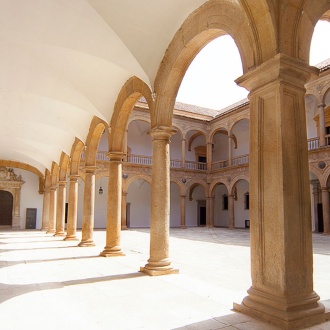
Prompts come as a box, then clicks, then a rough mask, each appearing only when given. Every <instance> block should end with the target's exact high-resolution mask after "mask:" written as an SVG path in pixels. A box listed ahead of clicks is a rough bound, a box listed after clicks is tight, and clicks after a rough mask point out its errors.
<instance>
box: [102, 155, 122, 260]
mask: <svg viewBox="0 0 330 330" xmlns="http://www.w3.org/2000/svg"><path fill="white" fill-rule="evenodd" d="M108 157H109V158H110V163H109V182H108V209H107V236H106V246H105V247H104V250H103V251H102V252H101V253H100V255H101V256H103V257H112V256H123V255H124V254H123V252H122V251H121V247H120V234H121V208H122V204H121V202H122V200H121V198H122V159H123V157H124V154H122V153H109V154H108Z"/></svg>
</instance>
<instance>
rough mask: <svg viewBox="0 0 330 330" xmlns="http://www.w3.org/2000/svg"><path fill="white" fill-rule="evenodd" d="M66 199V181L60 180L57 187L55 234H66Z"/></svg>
mask: <svg viewBox="0 0 330 330" xmlns="http://www.w3.org/2000/svg"><path fill="white" fill-rule="evenodd" d="M65 201H66V181H59V182H58V189H57V209H56V232H55V234H54V236H65V232H64V229H65V228H64V226H65Z"/></svg>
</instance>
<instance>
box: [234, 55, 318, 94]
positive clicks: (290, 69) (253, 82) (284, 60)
mask: <svg viewBox="0 0 330 330" xmlns="http://www.w3.org/2000/svg"><path fill="white" fill-rule="evenodd" d="M318 72H319V69H317V68H315V67H311V66H309V65H308V64H307V63H305V62H304V61H301V60H298V59H296V58H293V57H290V56H288V55H285V54H281V53H279V54H277V55H276V56H274V57H273V58H272V59H270V60H268V61H266V62H265V63H263V64H261V65H259V66H258V67H257V68H255V69H254V70H251V71H249V72H247V73H245V74H244V75H243V76H241V77H239V78H238V79H236V80H235V82H236V83H237V84H238V85H239V86H242V87H245V88H246V89H247V90H249V91H254V90H256V89H258V88H260V87H263V86H265V85H267V84H270V83H275V82H278V81H285V82H290V83H291V84H292V85H293V86H299V87H304V85H305V83H306V82H307V80H308V79H309V77H310V76H311V75H316V76H317V75H318Z"/></svg>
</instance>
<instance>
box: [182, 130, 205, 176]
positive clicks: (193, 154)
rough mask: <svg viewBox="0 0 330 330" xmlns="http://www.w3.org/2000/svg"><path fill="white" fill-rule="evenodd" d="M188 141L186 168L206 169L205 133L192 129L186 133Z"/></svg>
mask: <svg viewBox="0 0 330 330" xmlns="http://www.w3.org/2000/svg"><path fill="white" fill-rule="evenodd" d="M186 141H187V143H186V152H185V155H186V161H185V166H186V168H188V169H200V170H203V169H204V170H206V163H207V150H206V137H205V135H204V133H202V132H200V131H197V130H191V131H189V132H188V133H187V134H186Z"/></svg>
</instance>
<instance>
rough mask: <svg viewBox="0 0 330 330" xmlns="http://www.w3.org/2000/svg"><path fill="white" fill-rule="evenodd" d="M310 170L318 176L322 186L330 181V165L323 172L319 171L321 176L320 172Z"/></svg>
mask: <svg viewBox="0 0 330 330" xmlns="http://www.w3.org/2000/svg"><path fill="white" fill-rule="evenodd" d="M309 170H310V172H312V173H314V174H315V175H316V176H317V177H318V179H319V181H320V184H321V187H326V185H327V183H328V178H329V177H330V166H327V167H326V169H325V170H324V172H323V173H322V172H321V171H320V172H319V173H320V174H321V176H320V175H318V174H317V173H318V172H316V171H312V169H309Z"/></svg>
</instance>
